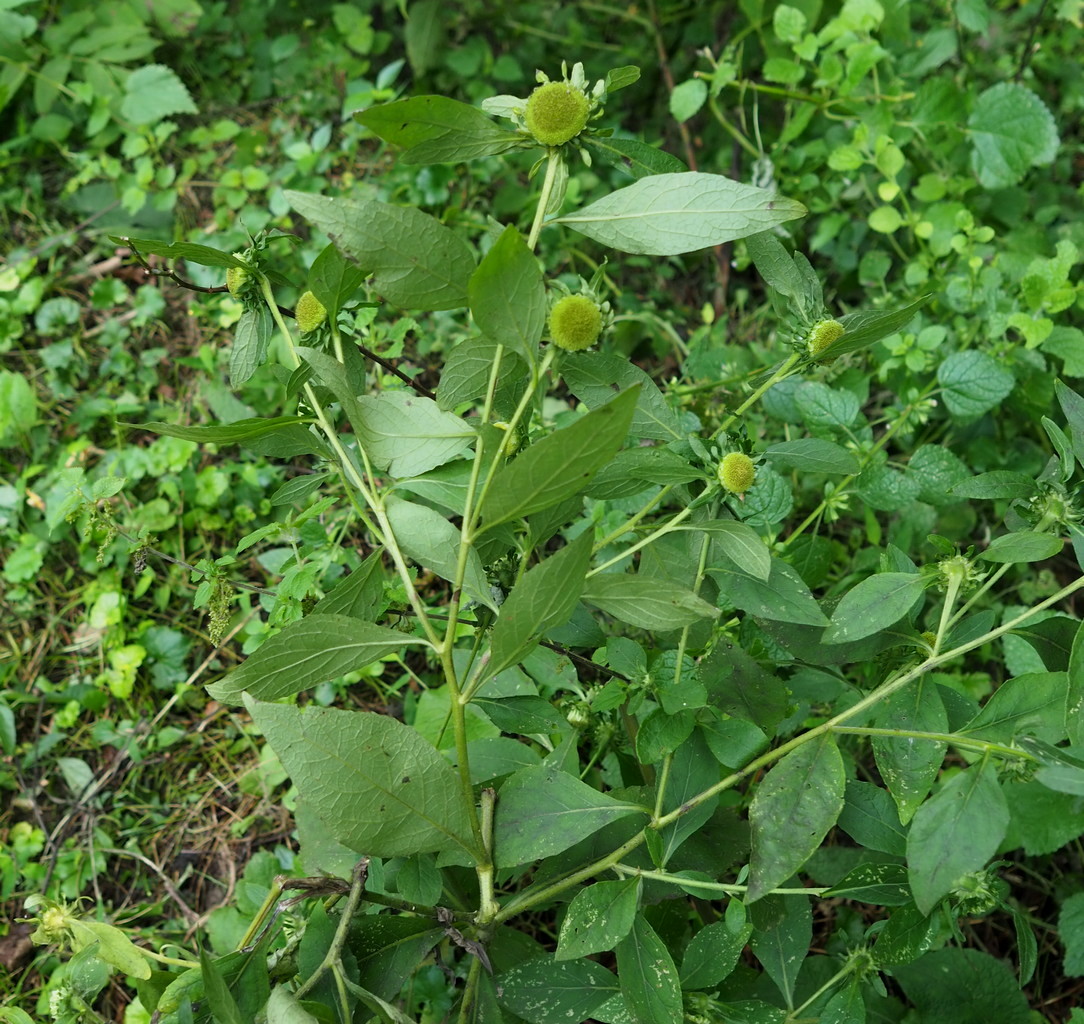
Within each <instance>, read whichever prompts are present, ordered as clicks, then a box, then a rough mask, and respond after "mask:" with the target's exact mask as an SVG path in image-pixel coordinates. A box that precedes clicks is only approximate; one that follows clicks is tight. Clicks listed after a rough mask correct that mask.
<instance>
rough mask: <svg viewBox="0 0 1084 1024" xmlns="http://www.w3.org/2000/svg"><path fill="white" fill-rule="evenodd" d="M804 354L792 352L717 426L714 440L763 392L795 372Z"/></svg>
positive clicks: (757, 399) (758, 398) (713, 435)
mask: <svg viewBox="0 0 1084 1024" xmlns="http://www.w3.org/2000/svg"><path fill="white" fill-rule="evenodd" d="M802 358H803V356H802V354H801V353H800V352H792V353H791V354H790V355H789V356H788V357H787V359H786V361H785V362H784V363H783V365H782V366H780V367H779V369H778V370H776V371H775V373H773V374H772V375H771V376H770V377H769V378H768V379H767V380H766V381H765V382H764V383H763V384H761V385H760V387H759V388H757V389H756V391H754V392H753V393H752V394H751V395H750V396H749V397H748V398H747V399H746V400H745V401H744V402H742V404H741V405H739V406H738V407H737V409H735V410H734V411H733V412H732V413H731V414H730V415H729V416H727V418H726V419H725V420H723V422H722V423H720V424H719V426H718V427H716V428H715V432H714V433H713V434H712V435H711V437H712V440H714V439H715V438H717V437H718V436H719V435H720V434H721V433H723V432H724V431H725V430H727V429H729V428H730V426H731V425H732V424H733V423H734V421H735V420H736V419H737V418H738V417H739V416H741V415H742V413H744V412H745V411H746V409H748V408H749V407H750V406H751V405H753V404H754V403H755V402H757V401H759V400H760V398H761V397H762V396H763V394H764V393H765V392H766V391H767V390H768V389H769V388H770V387H773V386H774V385H776V384H778V383H779V382H780V381H781V380H785V379H786V378H787V377H789V376H790V375H791V374H792V373H793V372H794V368H795V367H796V366H797V365H798V363H800V362H801V361H802Z"/></svg>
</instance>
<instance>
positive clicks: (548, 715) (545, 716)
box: [471, 695, 567, 736]
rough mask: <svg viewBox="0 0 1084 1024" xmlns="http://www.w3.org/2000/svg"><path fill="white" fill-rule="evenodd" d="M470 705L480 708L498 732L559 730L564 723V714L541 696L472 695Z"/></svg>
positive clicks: (524, 732)
mask: <svg viewBox="0 0 1084 1024" xmlns="http://www.w3.org/2000/svg"><path fill="white" fill-rule="evenodd" d="M471 705H472V706H473V707H476V708H478V710H479V711H482V712H483V713H484V714H485V716H486V717H487V718H488V719H489V720H490V721H491V722H492V723H493V724H494V725H495V726H497V728H498V729H500V730H501V732H515V733H519V734H520V735H521V736H528V735H530V734H531V733H539V732H540V733H551V732H559V731H560V730H561V729H562V728H566V727H567V723H566V722H565V720H564V718H562V717H561V715H559V714H558V713H557V710H556V709H555V708H554V707H553V705H552V704H550V702H549V701H548V700H545V699H544V698H542V697H533V696H530V695H524V696H521V697H501V698H491V697H475V698H474V700H472V701H471Z"/></svg>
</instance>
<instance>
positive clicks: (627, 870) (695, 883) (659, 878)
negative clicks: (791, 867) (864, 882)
mask: <svg viewBox="0 0 1084 1024" xmlns="http://www.w3.org/2000/svg"><path fill="white" fill-rule="evenodd" d="M613 870H614V871H616V872H617V873H618V874H619V875H622V876H623V877H625V878H647V879H651V880H652V881H655V882H669V883H670V884H671V885H679V886H681V887H683V888H687V889H703V890H704V891H705V892H718V893H722V894H723V895H724V896H742V895H744V894H745V893H747V892H748V891H749V886H747V885H734V884H732V883H730V882H702V881H700V880H699V879H696V878H682V877H681V876H680V875H671V874H670V873H669V872H667V871H647V870H645V869H644V868H634V867H629V866H628V865H625V864H615V865H614V867H613ZM828 890H829V887H827V886H826V887H824V888H822V889H814V888H809V887H807V886H802V887H801V888H794V889H772V890H770V891H769V892H768V893H765V895H767V896H823V895H824V894H825V893H826V892H828Z"/></svg>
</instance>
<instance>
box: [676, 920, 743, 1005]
mask: <svg viewBox="0 0 1084 1024" xmlns="http://www.w3.org/2000/svg"><path fill="white" fill-rule="evenodd" d="M752 933H753V926H752V925H751V924H745V925H743V926H742V928H741V930H740V931H737V932H734V931H731V929H730V926H729V925H728V924H727V923H726V922H725V921H713V922H712V923H711V924H708V925H705V926H704V927H703V928H701V929H700V930H699V931H698V932H697V933H696V934H695V935H694V936H693V938H692V942H690V943H689V945H688V946H687V947H686V948H685V956H684V957H683V958H682V961H681V987H682V988H683V989H685V990H686V991H696V990H697V989H710V988H715V986H716V985H718V984H719V982H721V981H722V980H723V979H724V978H726V977H727V976H728V975H729V974H730V972H731V971H733V970H734V968H735V967H737V965H738V958H739V957H740V956H741V953H742V950H743V949H745V944H746V943H747V942H748V941H749V936H750V935H752Z"/></svg>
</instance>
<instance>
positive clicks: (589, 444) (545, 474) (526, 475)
mask: <svg viewBox="0 0 1084 1024" xmlns="http://www.w3.org/2000/svg"><path fill="white" fill-rule="evenodd" d="M639 393H640V389H639V388H638V387H633V388H629V389H628V390H627V391H623V392H621V394H619V395H618V396H617V397H616V398H614V399H613V400H612V401H610V402H607V403H606V404H605V405H602V406H599V407H598V408H597V409H592V410H591V411H590V412H589V413H587V415H586V416H582V417H581V418H580V419H578V420H577V421H576V422H575V423H573V424H572V425H571V426H569V427H564V428H562V429H561V430H555V431H554V432H553V433H552V434H550V435H549V436H547V437H544V438H543V439H542V440H541V441H539V442H538V443H537V444H533V445H531V447H530V448H528V449H527V450H526V451H525V452H522V453H521V454H520V455H519V456H518V457H517V458H516V460H515V461H514V462H511V463H508V464H506V465H505V466H503V467H501V470H500V471H499V472H498V473H497V475H496V478H495V479H494V481H493V486H492V487H491V488H490V490H489V492H488V493H487V494H486V497H485V500H484V501H483V503H482V509H481V511H482V517H483V519H484V520H485V524H486V526H496V525H497V524H498V523H503V522H507V521H508V520H509V519H516V518H519V517H520V516H528V515H530V514H531V513H532V512H538V511H541V510H542V509H544V508H549V507H550V506H551V505H556V504H557V503H558V502H561V501H564V500H565V499H566V498H571V497H572V496H573V495H574V494H579V493H580V491H582V490H583V489H584V488H585V487H586V486H587V485H588V484H589V483H590V482H591V478H592V477H593V476H594V475H595V473H597V472H598V471H599V470H600V469H601V468H602V467H603V466H604V465H606V463H607V462H609V461H610V459H612V458H613V456H614V455H615V454H616V452H617V450H618V449H619V448H620V447H621V443H622V442H623V441H624V440H625V437H626V435H627V434H628V429H629V423H630V422H631V420H632V414H633V411H634V409H635V407H636V402H637V399H638V398H639Z"/></svg>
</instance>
